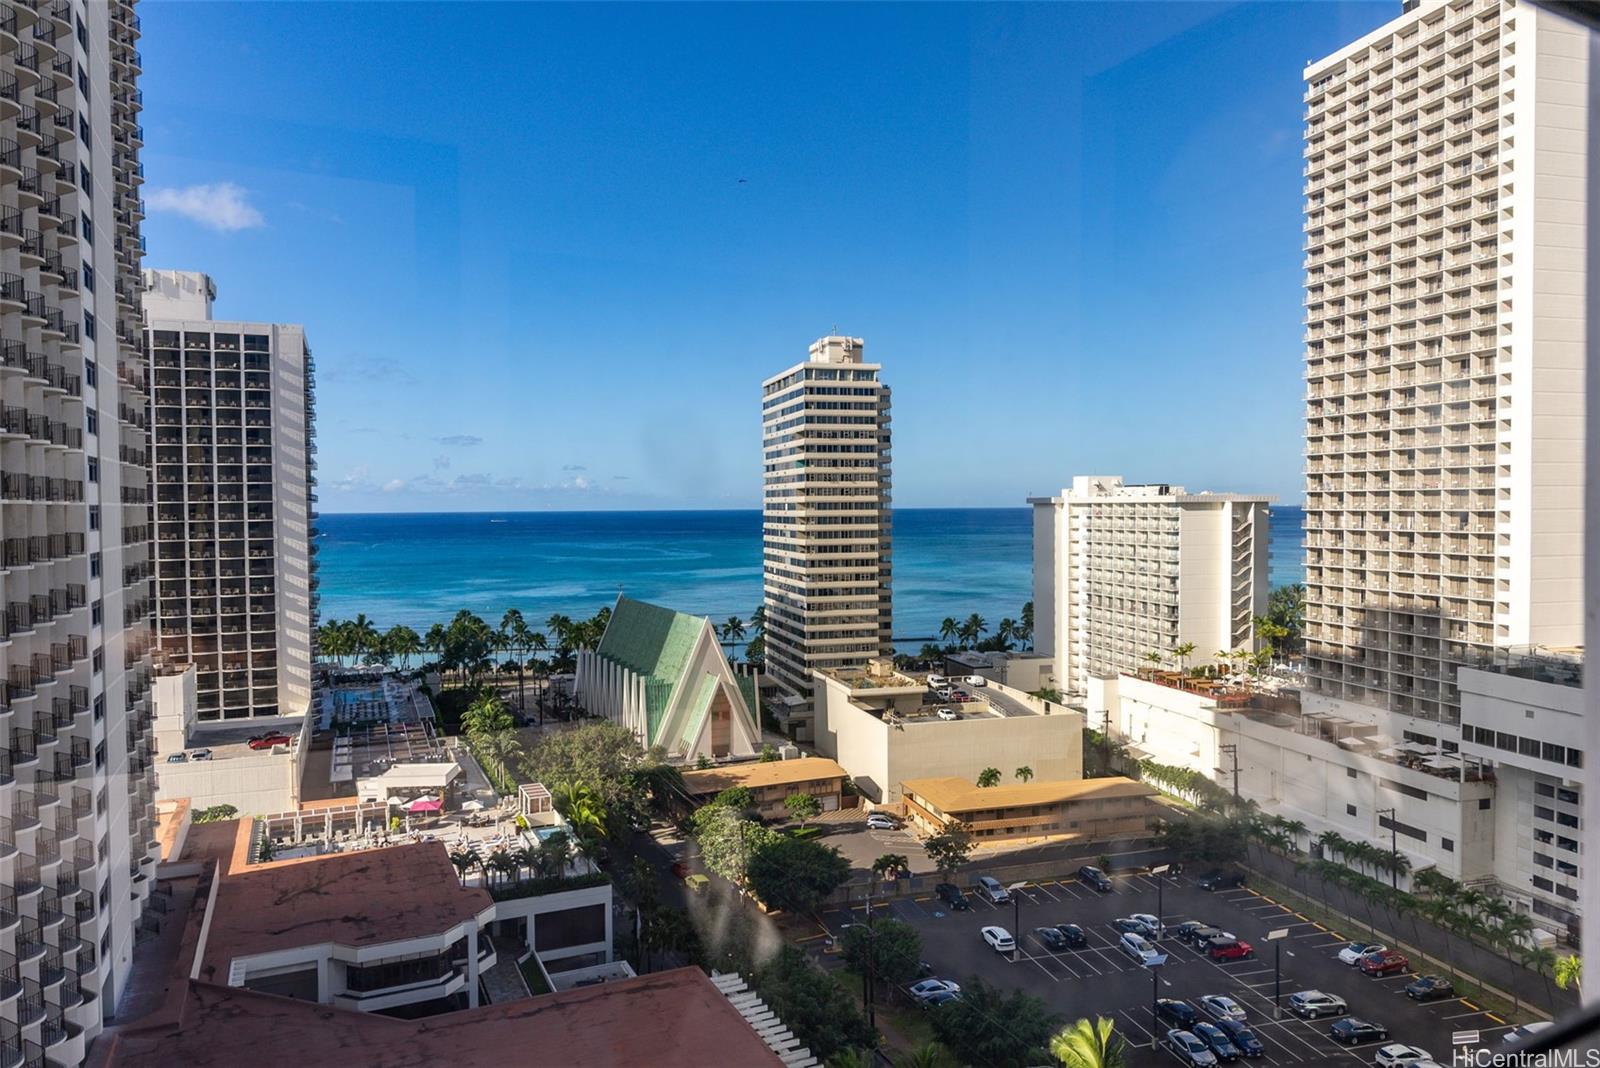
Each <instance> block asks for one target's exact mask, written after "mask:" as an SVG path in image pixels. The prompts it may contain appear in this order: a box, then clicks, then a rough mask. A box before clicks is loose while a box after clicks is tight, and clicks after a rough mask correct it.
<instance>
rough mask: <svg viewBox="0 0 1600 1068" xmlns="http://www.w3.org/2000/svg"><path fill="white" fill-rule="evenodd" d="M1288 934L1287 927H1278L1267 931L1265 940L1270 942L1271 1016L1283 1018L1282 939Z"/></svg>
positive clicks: (1276, 1018) (1278, 1018)
mask: <svg viewBox="0 0 1600 1068" xmlns="http://www.w3.org/2000/svg"><path fill="white" fill-rule="evenodd" d="M1288 935H1289V928H1287V927H1279V928H1278V929H1277V930H1276V931H1268V932H1267V941H1268V942H1271V943H1272V1018H1273V1019H1274V1020H1281V1019H1283V1003H1282V997H1283V940H1284V939H1285V938H1287V937H1288Z"/></svg>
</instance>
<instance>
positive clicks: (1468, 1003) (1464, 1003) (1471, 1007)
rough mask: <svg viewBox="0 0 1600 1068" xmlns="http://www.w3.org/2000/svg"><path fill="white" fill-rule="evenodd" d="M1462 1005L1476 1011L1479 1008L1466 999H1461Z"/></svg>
mask: <svg viewBox="0 0 1600 1068" xmlns="http://www.w3.org/2000/svg"><path fill="white" fill-rule="evenodd" d="M1461 1004H1463V1005H1465V1006H1466V1007H1467V1008H1469V1009H1476V1008H1477V1007H1478V1006H1476V1005H1474V1004H1473V1003H1472V1002H1470V1001H1468V1000H1467V999H1466V998H1462V999H1461Z"/></svg>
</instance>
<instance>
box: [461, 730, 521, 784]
mask: <svg viewBox="0 0 1600 1068" xmlns="http://www.w3.org/2000/svg"><path fill="white" fill-rule="evenodd" d="M472 744H473V748H474V750H475V751H476V752H477V754H478V755H479V756H480V757H482V758H483V760H484V762H485V763H487V764H488V765H489V770H491V771H492V772H493V774H494V778H495V789H497V790H499V791H500V792H501V793H510V792H512V790H514V789H515V787H516V782H515V781H514V780H513V778H512V776H511V766H512V765H513V764H515V763H517V762H518V761H520V760H521V759H522V756H523V752H522V743H521V742H519V741H518V740H517V732H516V731H514V730H512V729H510V728H509V727H506V728H502V729H500V730H496V731H489V732H487V733H485V734H481V735H479V736H477V737H476V738H474V739H473V743H472Z"/></svg>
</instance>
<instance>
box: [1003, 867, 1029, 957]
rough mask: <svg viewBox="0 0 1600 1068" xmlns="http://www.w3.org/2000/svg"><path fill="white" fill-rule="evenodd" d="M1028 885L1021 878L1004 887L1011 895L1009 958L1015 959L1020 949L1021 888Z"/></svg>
mask: <svg viewBox="0 0 1600 1068" xmlns="http://www.w3.org/2000/svg"><path fill="white" fill-rule="evenodd" d="M1026 885H1028V881H1027V880H1026V879H1023V880H1022V881H1020V882H1015V883H1012V884H1011V885H1010V886H1008V887H1006V893H1008V894H1010V895H1011V959H1012V960H1016V959H1017V954H1018V953H1020V952H1021V951H1022V888H1023V887H1024V886H1026Z"/></svg>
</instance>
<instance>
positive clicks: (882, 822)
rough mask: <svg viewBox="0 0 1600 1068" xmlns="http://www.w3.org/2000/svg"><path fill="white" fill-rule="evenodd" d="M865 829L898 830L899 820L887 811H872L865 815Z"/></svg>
mask: <svg viewBox="0 0 1600 1068" xmlns="http://www.w3.org/2000/svg"><path fill="white" fill-rule="evenodd" d="M867 829H868V830H869V831H898V830H899V829H900V821H899V820H897V819H895V818H894V817H893V816H891V815H889V814H888V813H887V812H874V813H872V814H871V815H869V816H868V817H867Z"/></svg>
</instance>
